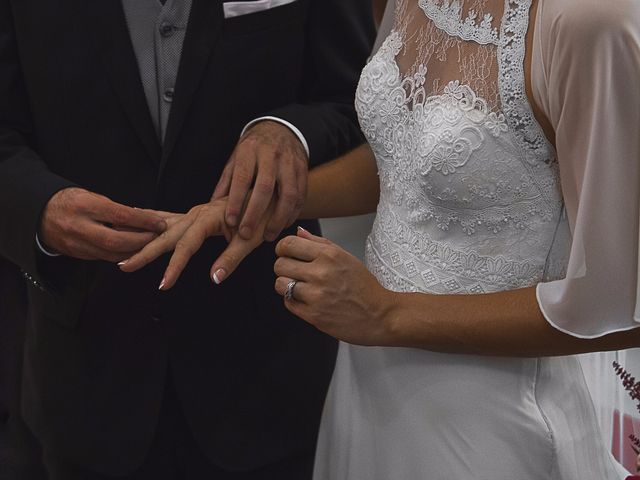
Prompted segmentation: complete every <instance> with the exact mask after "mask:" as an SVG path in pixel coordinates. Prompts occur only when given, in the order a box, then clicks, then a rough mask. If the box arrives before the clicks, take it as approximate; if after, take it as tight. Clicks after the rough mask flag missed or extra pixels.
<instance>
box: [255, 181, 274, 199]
mask: <svg viewBox="0 0 640 480" xmlns="http://www.w3.org/2000/svg"><path fill="white" fill-rule="evenodd" d="M273 187H274V181H272V180H270V179H266V180H260V181H258V182H256V184H255V185H254V187H253V190H254V192H256V193H259V194H262V195H270V194H271V193H273Z"/></svg>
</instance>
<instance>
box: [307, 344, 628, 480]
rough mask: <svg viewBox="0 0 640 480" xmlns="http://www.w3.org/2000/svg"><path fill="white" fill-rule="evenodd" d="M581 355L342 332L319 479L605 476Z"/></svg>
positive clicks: (607, 463) (619, 473) (613, 471)
mask: <svg viewBox="0 0 640 480" xmlns="http://www.w3.org/2000/svg"><path fill="white" fill-rule="evenodd" d="M628 475H629V473H628V472H626V471H625V470H624V469H623V468H622V467H621V466H620V465H619V464H618V463H617V462H616V461H615V460H614V459H613V457H612V456H611V454H610V453H609V449H608V448H607V447H606V446H605V445H604V443H603V441H602V438H601V435H600V433H599V430H598V426H597V421H596V417H595V413H594V409H593V406H592V403H591V400H590V397H589V394H588V392H587V388H586V384H585V381H584V376H583V373H582V370H581V367H580V364H579V362H578V360H577V358H576V357H558V358H543V359H514V358H486V357H476V356H465V355H450V354H439V353H431V352H426V351H421V350H416V349H401V348H378V347H374V348H372V347H358V346H353V345H348V344H344V343H342V344H341V345H340V350H339V355H338V363H337V366H336V371H335V374H334V378H333V382H332V384H331V388H330V391H329V395H328V398H327V402H326V406H325V414H324V418H323V421H322V426H321V431H320V438H319V444H318V453H317V458H316V466H315V475H314V478H315V479H316V480H418V479H428V480H440V479H442V480H451V479H476V480H507V479H518V480H542V479H560V480H578V479H581V480H586V479H588V480H605V479H624V478H626V477H627V476H628Z"/></svg>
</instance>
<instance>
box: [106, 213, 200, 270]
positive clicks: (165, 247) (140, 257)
mask: <svg viewBox="0 0 640 480" xmlns="http://www.w3.org/2000/svg"><path fill="white" fill-rule="evenodd" d="M189 225H190V222H189V221H188V220H187V219H186V218H185V219H184V220H183V221H182V222H178V223H176V224H175V225H173V226H172V227H171V228H169V229H168V230H166V231H165V232H164V233H163V234H162V235H160V236H159V237H158V238H156V239H155V240H153V241H152V242H149V243H148V244H147V245H146V246H145V247H144V248H143V249H142V250H140V251H139V252H138V253H136V254H135V255H134V256H133V257H131V258H129V259H128V260H125V261H124V262H121V263H120V264H119V266H120V270H122V271H123V272H127V273H131V272H135V271H137V270H140V269H141V268H142V267H144V266H146V265H148V264H149V263H151V262H153V261H154V260H155V259H156V258H158V257H159V256H161V255H163V254H165V253H167V252H170V251H171V250H173V249H174V248H175V246H176V244H177V243H178V241H179V240H180V238H181V237H182V235H183V234H184V232H185V231H186V230H187V229H188V228H189Z"/></svg>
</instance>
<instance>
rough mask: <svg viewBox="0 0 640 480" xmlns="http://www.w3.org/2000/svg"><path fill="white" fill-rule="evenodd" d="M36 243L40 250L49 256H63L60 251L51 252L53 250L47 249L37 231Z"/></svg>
mask: <svg viewBox="0 0 640 480" xmlns="http://www.w3.org/2000/svg"><path fill="white" fill-rule="evenodd" d="M36 245H37V246H38V250H40V251H41V252H42V253H44V254H45V255H46V256H47V257H61V256H62V255H60V254H59V253H51V252H49V251H47V249H46V248H44V247H43V246H42V244H41V243H40V239H39V238H38V234H37V233H36Z"/></svg>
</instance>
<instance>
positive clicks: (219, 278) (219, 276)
mask: <svg viewBox="0 0 640 480" xmlns="http://www.w3.org/2000/svg"><path fill="white" fill-rule="evenodd" d="M211 278H212V279H213V282H214V283H215V284H216V285H220V284H221V283H222V282H224V279H225V278H227V271H226V270H225V269H224V268H219V269H218V270H216V271H215V272H214V273H213V275H212V276H211Z"/></svg>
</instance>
